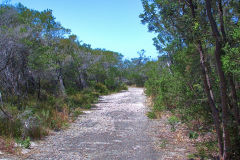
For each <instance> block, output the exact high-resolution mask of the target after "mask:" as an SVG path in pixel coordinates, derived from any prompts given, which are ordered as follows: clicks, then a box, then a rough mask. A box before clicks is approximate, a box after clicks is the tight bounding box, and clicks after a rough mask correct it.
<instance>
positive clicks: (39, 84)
mask: <svg viewBox="0 0 240 160" xmlns="http://www.w3.org/2000/svg"><path fill="white" fill-rule="evenodd" d="M40 98H41V78H40V77H38V99H40Z"/></svg>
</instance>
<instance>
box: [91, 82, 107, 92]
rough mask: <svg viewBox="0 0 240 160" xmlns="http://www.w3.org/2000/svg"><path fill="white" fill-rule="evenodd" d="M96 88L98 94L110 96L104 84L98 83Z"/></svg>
mask: <svg viewBox="0 0 240 160" xmlns="http://www.w3.org/2000/svg"><path fill="white" fill-rule="evenodd" d="M94 88H95V90H96V91H97V92H99V93H101V94H108V92H109V91H108V88H107V86H105V85H104V84H102V83H96V85H95V87H94Z"/></svg>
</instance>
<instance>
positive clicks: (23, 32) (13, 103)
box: [0, 0, 240, 160]
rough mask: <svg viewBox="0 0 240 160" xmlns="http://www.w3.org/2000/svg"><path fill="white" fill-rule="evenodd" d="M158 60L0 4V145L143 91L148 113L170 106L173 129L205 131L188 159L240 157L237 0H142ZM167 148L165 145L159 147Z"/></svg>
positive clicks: (194, 134)
mask: <svg viewBox="0 0 240 160" xmlns="http://www.w3.org/2000/svg"><path fill="white" fill-rule="evenodd" d="M142 4H143V7H144V12H143V13H142V14H141V15H140V18H141V20H142V23H143V24H146V25H147V26H148V29H149V31H151V32H155V33H156V34H157V37H156V38H154V39H153V40H154V45H155V46H156V48H157V50H158V51H159V53H160V55H159V57H158V59H157V60H151V59H150V58H149V57H146V56H145V51H144V50H141V51H139V52H138V53H139V57H138V58H133V59H131V60H128V59H124V57H123V56H122V55H121V54H120V53H117V52H113V51H108V50H105V49H93V48H91V45H89V44H85V43H83V42H82V41H80V40H78V38H77V36H76V35H73V34H72V33H71V32H70V30H69V29H66V28H64V27H63V26H61V24H60V23H59V22H56V21H55V18H54V16H53V15H52V11H51V10H45V11H41V12H40V11H36V10H32V9H29V8H26V7H24V6H23V5H21V4H19V5H17V6H12V5H4V4H1V5H0V35H1V36H0V150H5V151H8V152H11V149H9V148H11V147H12V146H14V142H18V143H19V144H21V145H23V146H25V147H29V144H28V143H29V141H30V140H31V139H40V138H41V137H43V136H45V135H47V134H48V133H49V132H50V131H51V130H56V131H57V130H60V129H62V128H64V127H67V125H68V123H69V122H71V121H73V120H74V119H75V118H76V117H77V116H78V115H80V114H82V112H83V111H84V110H85V109H90V108H91V107H92V104H94V103H95V102H96V101H97V100H98V97H99V96H100V95H106V94H109V93H112V92H117V91H120V90H123V89H127V86H126V85H136V86H139V87H143V86H144V87H145V88H146V91H145V92H146V94H147V95H148V96H149V97H151V99H152V101H153V103H154V105H153V110H152V111H151V112H149V113H148V114H147V116H148V117H149V118H158V117H159V115H161V114H159V112H165V111H168V112H169V111H170V112H171V115H172V116H171V117H169V119H168V123H169V125H171V130H172V132H174V131H175V130H176V127H177V124H178V123H184V124H185V125H186V126H187V127H188V130H189V138H191V139H198V137H204V136H205V135H212V136H210V137H211V138H210V139H207V141H201V142H199V143H198V144H197V146H196V147H197V150H198V152H197V153H195V154H193V155H190V158H193V159H194V158H199V157H200V158H202V159H209V158H211V159H217V158H219V159H224V160H230V159H240V117H239V105H240V102H239V97H240V83H239V82H240V47H239V44H240V22H239V15H240V10H239V8H240V4H239V1H236V0H233V1H222V0H204V1H192V0H185V1H168V0H142ZM164 146H166V142H165V141H163V143H162V147H163V148H164Z"/></svg>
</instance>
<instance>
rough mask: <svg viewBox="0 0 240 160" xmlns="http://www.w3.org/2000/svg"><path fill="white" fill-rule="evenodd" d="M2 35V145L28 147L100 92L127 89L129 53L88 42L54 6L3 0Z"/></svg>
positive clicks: (63, 123)
mask: <svg viewBox="0 0 240 160" xmlns="http://www.w3.org/2000/svg"><path fill="white" fill-rule="evenodd" d="M0 35H1V36H0V57H1V58H0V149H1V150H5V151H8V152H12V151H11V149H12V148H13V146H14V143H15V142H17V143H19V144H20V145H22V146H24V147H26V148H28V147H29V142H30V139H31V140H32V139H40V138H42V137H43V136H46V135H48V134H49V132H50V131H51V130H55V131H58V130H60V129H62V128H64V127H67V126H68V123H69V122H71V121H73V120H74V119H75V118H76V117H77V116H78V115H79V114H81V113H82V111H83V110H86V109H90V108H91V107H92V104H94V103H95V102H96V101H97V100H98V97H99V96H100V95H106V94H109V93H112V92H117V91H120V90H124V89H127V86H126V85H125V83H123V80H124V79H126V78H125V77H126V65H127V64H126V63H125V61H124V60H123V56H122V55H121V54H120V53H116V52H112V51H108V50H105V49H92V48H91V46H90V45H88V44H85V43H82V42H81V41H79V40H78V39H77V37H76V36H75V35H72V34H71V32H70V30H69V29H66V28H64V27H63V26H61V24H60V23H59V22H56V21H55V18H54V16H53V15H52V11H51V10H45V11H41V12H40V11H36V10H32V9H29V8H26V7H24V6H23V5H21V4H19V5H17V6H12V5H4V4H1V5H0ZM129 63H130V61H129Z"/></svg>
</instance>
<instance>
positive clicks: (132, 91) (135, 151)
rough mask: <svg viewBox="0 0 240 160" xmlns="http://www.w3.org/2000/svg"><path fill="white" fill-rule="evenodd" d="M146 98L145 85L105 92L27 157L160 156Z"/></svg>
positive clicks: (117, 159)
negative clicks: (75, 118) (105, 93)
mask: <svg viewBox="0 0 240 160" xmlns="http://www.w3.org/2000/svg"><path fill="white" fill-rule="evenodd" d="M145 101H146V97H145V95H144V92H143V89H142V88H132V87H131V88H129V90H128V91H124V92H121V93H116V94H112V95H108V96H102V97H101V98H100V100H99V102H98V104H96V106H97V107H96V108H95V109H93V110H91V111H88V112H87V113H86V114H84V115H82V116H80V117H79V118H78V119H77V120H76V121H75V122H74V123H72V124H71V126H70V127H69V129H67V130H64V131H60V132H57V133H56V134H54V135H52V136H49V137H47V138H46V139H45V140H44V141H42V142H41V143H40V144H39V145H38V146H37V147H36V148H35V149H34V151H33V152H32V154H31V155H30V156H29V157H28V159H36V160H38V159H39V160H40V159H41V160H47V159H49V160H50V159H51V160H60V159H61V160H70V159H73V160H128V159H129V160H160V159H162V154H161V153H160V152H158V151H155V150H154V141H155V140H154V139H153V136H151V135H152V134H154V133H151V132H152V128H153V127H154V126H153V123H154V121H152V120H149V119H148V118H147V117H146V111H147V107H146V105H145Z"/></svg>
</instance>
